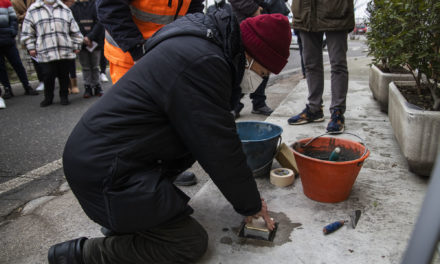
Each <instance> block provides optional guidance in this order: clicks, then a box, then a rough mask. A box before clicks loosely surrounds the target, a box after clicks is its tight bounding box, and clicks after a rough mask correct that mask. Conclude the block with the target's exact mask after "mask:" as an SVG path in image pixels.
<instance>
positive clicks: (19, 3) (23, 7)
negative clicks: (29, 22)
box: [11, 0, 44, 91]
mask: <svg viewBox="0 0 440 264" xmlns="http://www.w3.org/2000/svg"><path fill="white" fill-rule="evenodd" d="M34 2H35V0H12V1H11V3H12V6H13V7H14V9H15V13H16V14H17V21H18V28H19V34H20V32H21V28H22V24H23V20H24V17H25V16H26V12H27V10H28V8H29V7H30V6H31V5H32V4H33V3H34ZM19 39H20V38H19ZM31 61H32V64H33V65H34V69H35V72H36V73H37V78H38V81H39V84H38V86H37V88H35V90H36V91H43V90H44V81H43V79H44V78H43V72H42V69H41V67H40V65H39V64H38V62H37V61H36V60H35V59H32V58H31Z"/></svg>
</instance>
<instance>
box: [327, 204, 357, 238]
mask: <svg viewBox="0 0 440 264" xmlns="http://www.w3.org/2000/svg"><path fill="white" fill-rule="evenodd" d="M361 214H362V212H361V210H355V211H353V212H352V213H351V214H350V220H340V221H336V222H333V223H331V224H329V225H326V226H325V227H324V229H323V230H322V231H323V232H324V235H328V234H330V233H333V232H335V231H336V230H338V229H339V228H341V227H342V226H343V225H344V224H346V223H348V222H350V225H351V227H352V228H353V229H355V228H356V226H357V223H358V222H359V218H361Z"/></svg>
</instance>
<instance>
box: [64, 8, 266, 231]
mask: <svg viewBox="0 0 440 264" xmlns="http://www.w3.org/2000/svg"><path fill="white" fill-rule="evenodd" d="M145 49H146V51H147V53H146V55H145V56H143V57H142V59H141V60H140V61H138V62H137V63H136V64H135V65H134V66H133V67H132V68H131V69H130V70H129V71H128V72H127V73H126V74H125V75H124V76H123V77H122V78H121V79H120V80H119V81H118V82H117V83H116V84H115V85H114V86H113V87H112V89H110V90H109V91H108V92H107V93H106V94H105V95H104V96H103V97H102V98H101V99H100V100H99V101H97V102H96V103H95V104H94V105H93V106H92V107H91V108H90V109H89V110H88V111H87V112H86V113H85V114H84V116H83V117H82V118H81V120H80V121H79V123H78V124H77V125H76V127H75V128H74V130H73V132H72V134H71V135H70V137H69V139H68V141H67V143H66V147H65V150H64V155H63V164H64V172H65V175H66V178H67V180H68V182H69V184H70V186H71V188H72V191H73V192H74V194H75V195H76V197H77V198H78V200H79V202H80V204H81V205H82V207H83V209H84V210H85V212H86V214H87V215H88V216H89V217H90V218H91V219H92V220H94V221H96V222H98V223H99V224H101V225H103V226H106V227H108V228H110V229H112V230H115V231H118V232H135V231H139V230H144V229H148V228H151V227H154V226H157V225H160V224H162V223H166V222H169V221H176V219H179V218H180V217H182V216H185V215H188V214H189V213H191V211H192V210H191V209H190V208H189V206H188V205H187V202H188V200H189V197H187V196H186V195H185V194H184V193H183V192H181V191H180V190H179V189H178V188H177V187H175V186H174V185H173V184H172V179H171V178H170V177H167V175H166V173H164V172H166V171H169V170H170V169H174V170H176V169H177V171H182V170H185V169H186V168H187V167H189V166H191V164H192V163H193V162H194V160H197V161H198V162H199V164H200V165H201V166H202V167H203V169H204V170H205V171H206V172H207V173H208V174H209V176H210V177H211V179H212V180H213V182H214V183H215V184H216V185H217V186H218V188H219V189H220V191H221V192H222V193H223V195H224V196H225V197H226V199H227V200H228V201H229V202H230V203H231V204H232V206H233V207H234V209H235V210H236V211H237V212H238V213H240V214H242V215H246V216H247V215H253V214H255V213H257V212H259V211H260V210H261V200H260V195H259V192H258V189H257V186H256V183H255V180H254V178H253V176H252V171H251V170H250V168H249V167H248V165H247V163H246V156H245V154H244V153H243V150H242V144H241V141H240V139H239V136H238V134H237V130H236V126H235V121H234V118H233V116H232V114H231V113H230V104H229V100H230V96H231V92H232V91H231V90H232V87H234V85H233V83H235V82H239V81H240V80H241V76H242V73H243V70H244V62H245V58H244V48H243V45H242V43H241V37H240V31H239V26H238V23H237V22H236V20H235V17H233V16H232V15H231V14H228V13H227V12H224V11H219V12H216V13H214V14H209V15H204V14H202V13H196V14H190V15H186V16H185V17H182V18H180V19H178V20H176V21H175V22H173V23H170V24H168V25H166V26H164V27H163V28H162V29H161V30H159V31H158V32H156V34H155V35H153V36H152V37H151V38H150V39H149V40H148V41H147V43H146V45H145ZM193 159H194V160H193Z"/></svg>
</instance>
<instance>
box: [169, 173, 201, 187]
mask: <svg viewBox="0 0 440 264" xmlns="http://www.w3.org/2000/svg"><path fill="white" fill-rule="evenodd" d="M196 183H197V178H196V175H194V173H192V172H189V171H184V172H182V173H181V174H179V175H177V177H176V179H175V180H174V184H175V185H177V186H191V185H194V184H196Z"/></svg>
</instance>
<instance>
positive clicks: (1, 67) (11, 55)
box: [0, 44, 29, 87]
mask: <svg viewBox="0 0 440 264" xmlns="http://www.w3.org/2000/svg"><path fill="white" fill-rule="evenodd" d="M5 57H6V58H7V59H8V61H9V63H10V64H11V66H12V68H14V70H15V72H16V73H17V75H18V78H19V79H20V82H21V83H22V84H23V87H27V86H29V80H28V77H27V74H26V70H25V69H24V67H23V64H22V63H21V59H20V55H19V54H18V50H17V46H16V45H15V44H13V45H10V46H2V47H0V82H1V83H2V85H3V86H4V87H11V83H10V82H9V78H8V72H7V71H6V65H5Z"/></svg>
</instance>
